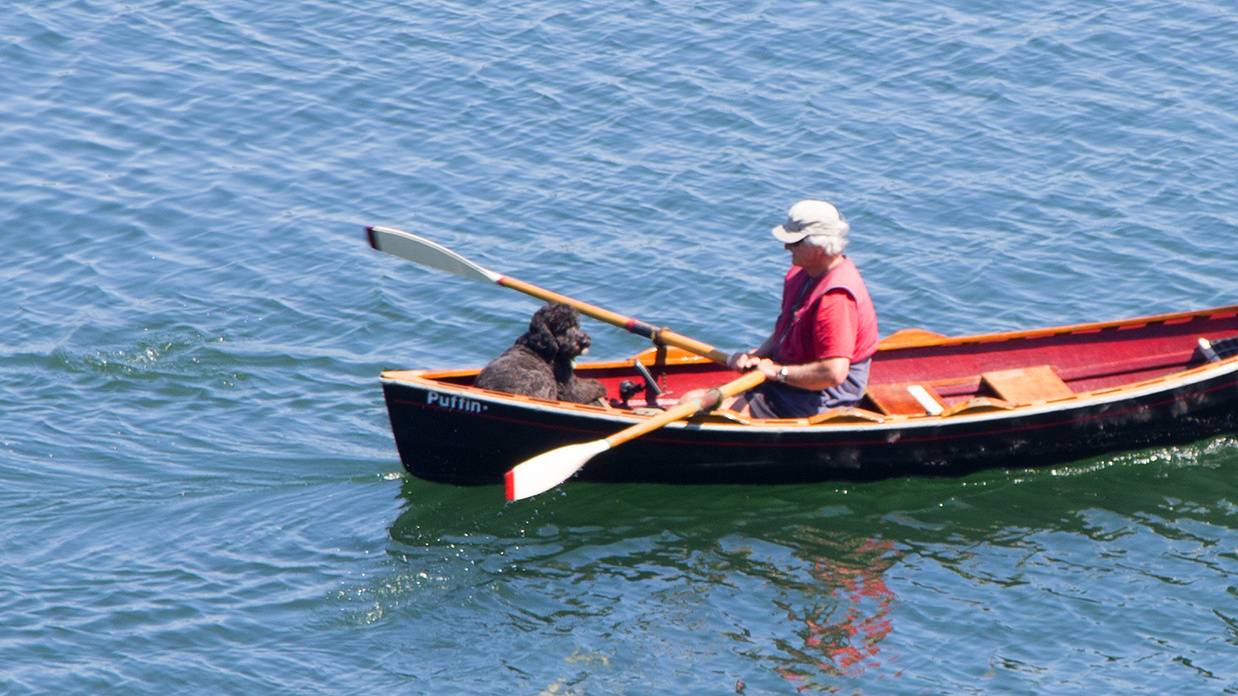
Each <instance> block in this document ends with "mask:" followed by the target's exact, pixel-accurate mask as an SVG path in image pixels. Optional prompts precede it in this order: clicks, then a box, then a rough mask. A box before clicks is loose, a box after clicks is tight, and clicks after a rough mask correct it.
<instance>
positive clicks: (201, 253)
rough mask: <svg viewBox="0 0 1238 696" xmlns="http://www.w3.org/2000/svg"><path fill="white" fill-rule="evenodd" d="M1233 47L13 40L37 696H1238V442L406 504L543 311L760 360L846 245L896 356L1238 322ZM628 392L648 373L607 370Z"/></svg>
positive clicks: (1119, 31)
mask: <svg viewBox="0 0 1238 696" xmlns="http://www.w3.org/2000/svg"><path fill="white" fill-rule="evenodd" d="M1236 45H1238V14H1236V13H1235V11H1234V6H1233V5H1232V3H1228V2H1196V3H1191V4H1186V5H1184V4H1180V3H1154V2H1138V1H1137V2H1127V3H1118V4H1113V5H1111V6H1106V5H1098V4H1088V3H1075V2H1065V1H1063V0H1047V1H1042V2H1028V1H1026V0H1019V1H1016V2H1010V3H982V2H966V1H955V2H950V3H947V4H945V5H926V4H922V3H906V2H887V3H869V2H855V1H853V0H852V1H846V2H840V3H831V4H805V3H789V2H775V1H766V2H738V3H719V2H697V3H689V2H641V3H631V4H625V3H606V2H598V1H596V0H581V1H578V2H562V1H559V0H543V1H540V2H526V3H516V4H514V5H513V3H462V2H440V1H436V0H428V1H426V2H417V3H384V2H378V1H377V0H348V1H346V2H325V1H322V0H312V1H309V2H300V3H244V2H237V1H236V0H216V1H214V2H199V1H188V2H168V1H166V0H158V1H155V0H135V1H132V2H126V3H119V2H103V1H95V2H91V1H89V0H73V1H63V2H62V1H53V2H25V1H19V2H16V3H11V4H10V5H9V6H8V7H7V8H6V12H4V13H3V16H2V17H0V75H3V77H2V78H0V82H2V84H3V89H0V153H2V155H3V156H0V181H3V184H2V188H0V191H2V193H0V223H2V226H0V240H2V245H0V252H2V253H0V288H3V292H2V293H0V324H2V325H3V326H4V327H5V332H4V336H5V338H4V340H3V342H2V343H0V405H2V407H3V415H2V417H0V617H3V620H2V621H0V692H5V693H14V694H23V693H57V694H62V693H92V694H93V693H124V694H136V693H151V694H155V693H158V694H165V693H171V692H177V693H181V692H187V693H348V694H351V693H364V692H369V691H379V692H386V693H392V692H394V693H434V694H446V693H544V694H597V693H602V694H610V693H631V694H644V693H736V692H741V693H761V694H764V693H797V692H805V693H815V692H822V691H824V692H834V691H840V692H846V693H852V692H867V693H969V692H972V693H974V692H985V693H989V692H1011V693H1063V694H1076V693H1085V692H1087V693H1095V692H1103V693H1115V692H1130V691H1143V692H1155V693H1219V692H1229V693H1234V692H1238V667H1235V665H1238V598H1236V590H1235V584H1234V577H1236V576H1238V534H1236V531H1235V530H1238V439H1236V436H1235V434H1232V433H1231V434H1227V435H1223V436H1220V437H1217V438H1213V439H1210V440H1206V441H1202V442H1199V443H1195V444H1193V445H1190V446H1185V447H1178V448H1168V449H1157V450H1142V451H1136V452H1129V453H1123V454H1118V455H1113V456H1110V457H1105V458H1101V459H1093V460H1086V461H1081V462H1077V463H1074V464H1071V465H1069V466H1063V467H1056V468H1053V469H1036V470H1005V471H1003V470H997V471H993V472H989V473H987V474H983V475H978V476H974V477H969V478H966V479H941V480H922V479H907V480H896V481H887V482H883V483H877V484H865V485H859V486H853V485H848V486H836V485H829V484H825V485H813V486H778V487H700V488H696V487H671V486H654V485H592V484H580V483H573V484H569V485H567V486H565V487H563V488H560V489H557V490H556V491H554V492H552V493H551V494H548V495H545V496H542V497H539V498H537V499H534V500H531V501H528V502H524V503H520V504H513V505H504V504H503V503H502V502H501V498H502V496H501V492H500V491H499V490H498V489H497V488H492V487H482V488H455V487H450V486H441V485H433V484H429V483H426V482H423V481H419V480H416V479H411V478H408V477H406V476H405V475H404V474H403V473H402V469H401V466H400V463H399V461H398V458H397V456H396V453H395V449H394V445H393V443H392V440H391V436H390V429H389V426H388V423H387V421H386V414H385V412H384V408H383V403H382V398H381V393H380V389H379V383H378V373H379V371H380V370H382V369H385V368H405V367H445V366H464V365H480V364H482V363H484V362H485V361H486V360H488V359H489V358H491V357H493V356H494V355H496V354H497V353H499V352H500V351H501V350H502V349H503V348H504V347H506V346H507V345H508V344H510V342H511V340H512V339H513V338H514V337H515V336H516V335H517V334H519V332H520V331H521V329H522V325H523V324H524V323H525V322H527V318H528V315H529V313H530V312H531V311H532V310H533V309H534V308H535V307H536V304H535V303H533V302H531V301H529V300H528V299H527V298H524V297H523V296H520V295H518V294H516V293H512V292H510V291H506V290H503V289H501V288H497V287H493V286H487V285H484V284H479V283H471V282H469V281H466V280H463V279H458V278H454V277H451V276H445V275H443V274H436V273H433V272H430V271H427V270H425V269H421V268H418V267H415V266H412V265H411V264H408V263H405V262H401V261H400V260H398V259H395V258H393V257H390V256H384V255H381V254H378V253H375V252H373V251H371V250H370V249H369V248H368V247H367V246H366V245H365V244H364V242H363V238H362V234H361V230H362V227H363V225H366V224H380V223H381V224H390V225H395V226H398V227H404V228H407V229H410V230H412V231H417V232H420V233H422V234H425V235H428V236H431V237H433V238H435V239H437V240H439V241H441V242H442V243H444V244H446V245H448V246H450V247H452V248H455V249H458V250H460V251H461V252H463V253H465V254H466V255H467V256H469V257H470V258H474V259H476V260H479V261H482V262H483V263H485V264H486V265H487V266H489V267H491V268H494V269H496V270H499V271H501V272H503V273H506V274H510V275H513V276H515V277H518V278H522V279H525V280H528V281H530V282H534V283H537V284H539V285H543V286H545V287H550V288H553V289H555V290H558V291H560V292H563V293H566V294H570V295H573V296H576V297H580V298H582V299H586V300H588V301H590V302H593V303H595V304H598V305H601V306H604V307H608V308H610V309H613V310H615V311H619V312H622V313H625V314H629V315H632V316H637V317H639V318H642V319H644V320H646V321H650V322H653V323H657V324H662V325H667V326H671V327H674V328H675V329H677V330H678V331H680V332H682V333H685V334H687V335H690V336H693V337H695V338H698V339H701V340H704V341H707V342H710V343H714V344H717V345H719V346H720V347H724V348H727V349H733V348H741V347H746V346H749V345H752V344H754V343H755V342H757V341H759V340H760V339H761V338H762V337H763V336H764V335H765V334H766V333H767V332H768V331H769V329H770V324H771V322H772V318H773V317H772V315H773V312H774V311H775V306H776V303H777V293H778V289H779V282H780V278H781V274H782V272H783V270H784V269H785V263H786V255H785V252H783V251H782V250H781V248H780V247H779V246H778V245H777V244H775V243H774V242H773V241H772V240H771V239H770V237H769V234H768V230H769V228H770V227H771V226H772V225H774V224H776V223H778V222H779V221H780V219H781V217H782V212H783V210H785V208H786V207H787V206H788V205H789V204H790V203H792V202H794V201H795V200H797V199H799V198H803V197H810V196H811V197H824V198H828V199H831V200H834V201H836V202H837V203H838V205H839V206H840V207H841V208H842V210H843V212H844V213H845V214H846V215H847V216H848V217H849V218H850V219H851V221H852V224H853V234H852V238H853V240H852V246H851V248H850V254H851V256H852V258H853V259H855V260H856V261H857V263H858V264H859V266H860V267H861V269H862V270H863V272H864V275H865V277H866V278H867V280H868V284H869V287H870V289H871V290H872V293H873V295H874V297H875V300H876V302H877V305H878V309H879V312H880V317H881V324H882V330H883V333H885V334H888V333H890V332H892V331H894V330H895V329H898V328H903V327H909V326H921V327H924V328H927V329H931V330H935V331H940V332H944V333H950V334H956V333H966V332H973V331H987V330H1001V329H1018V328H1032V327H1037V326H1045V325H1053V324H1064V323H1074V322H1081V321H1090V320H1102V319H1117V318H1122V317H1127V316H1136V315H1142V314H1150V313H1157V312H1169V311H1179V310H1185V309H1194V308H1203V307H1210V306H1218V305H1227V304H1234V303H1235V302H1238V279H1236V274H1235V269H1236V268H1238V243H1236V242H1238V187H1236V186H1235V182H1236V181H1238V164H1236V163H1238V96H1236V95H1238V91H1236V90H1235V89H1234V85H1235V84H1238V54H1236V53H1235V51H1234V47H1235V46H1236ZM586 328H588V330H589V331H590V332H591V333H592V334H593V337H594V350H593V353H592V356H593V357H597V358H607V359H611V358H624V357H627V356H629V355H631V354H632V353H634V352H635V351H637V350H640V349H641V348H643V347H644V346H643V345H642V343H641V341H640V340H639V339H638V338H635V337H633V336H630V335H628V334H625V333H622V332H620V331H618V330H615V329H612V328H609V327H606V326H603V325H600V324H597V323H592V322H590V323H587V326H586Z"/></svg>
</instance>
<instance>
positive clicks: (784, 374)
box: [778, 365, 791, 382]
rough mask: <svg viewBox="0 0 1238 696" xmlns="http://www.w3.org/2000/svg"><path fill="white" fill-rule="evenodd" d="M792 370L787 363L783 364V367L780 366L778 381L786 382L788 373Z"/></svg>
mask: <svg viewBox="0 0 1238 696" xmlns="http://www.w3.org/2000/svg"><path fill="white" fill-rule="evenodd" d="M790 371H791V370H790V368H788V367H787V366H786V365H783V366H782V367H780V368H778V381H779V382H786V381H787V373H789V372H790Z"/></svg>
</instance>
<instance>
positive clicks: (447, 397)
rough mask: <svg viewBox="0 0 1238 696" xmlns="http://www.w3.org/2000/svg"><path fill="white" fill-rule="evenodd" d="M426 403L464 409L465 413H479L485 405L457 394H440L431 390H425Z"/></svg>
mask: <svg viewBox="0 0 1238 696" xmlns="http://www.w3.org/2000/svg"><path fill="white" fill-rule="evenodd" d="M426 403H427V404H429V405H431V406H437V407H439V408H445V409H449V410H452V411H464V412H465V413H481V412H482V411H485V410H486V405H485V404H483V403H482V402H480V401H474V400H472V399H466V398H464V397H463V396H459V395H457V394H440V393H438V392H432V391H428V392H426Z"/></svg>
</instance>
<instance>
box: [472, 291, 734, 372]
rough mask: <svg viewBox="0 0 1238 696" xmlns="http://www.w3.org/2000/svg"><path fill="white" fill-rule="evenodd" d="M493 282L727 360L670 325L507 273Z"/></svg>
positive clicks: (641, 333)
mask: <svg viewBox="0 0 1238 696" xmlns="http://www.w3.org/2000/svg"><path fill="white" fill-rule="evenodd" d="M496 282H498V284H499V285H502V286H503V287H505V288H511V289H512V290H517V291H519V292H523V293H524V294H526V295H532V296H533V297H537V298H540V299H543V300H546V301H547V302H559V303H561V304H565V305H568V306H570V307H574V308H575V309H576V310H577V311H578V312H580V313H581V314H584V315H586V316H590V317H593V318H594V319H597V320H598V321H604V322H606V323H607V324H611V325H613V326H618V327H619V328H621V329H624V330H626V331H629V332H631V333H634V334H636V335H638V336H644V337H645V338H648V339H650V340H652V341H655V342H658V343H665V344H667V345H671V346H675V347H676V348H683V349H684V350H686V351H688V352H690V353H695V354H697V355H700V356H701V357H705V358H709V359H710V360H713V361H714V362H716V363H718V364H720V365H725V364H727V360H729V359H730V355H728V354H727V353H724V352H722V351H720V350H718V349H717V348H714V347H713V346H711V345H709V344H708V343H702V342H701V341H697V340H695V339H692V338H688V337H687V336H684V335H682V334H678V333H675V332H674V331H671V330H670V329H661V328H658V327H656V326H653V325H652V324H646V323H645V322H643V321H640V320H638V319H633V318H631V317H625V316H623V315H622V314H616V313H615V312H612V311H610V310H607V309H602V308H601V307H595V306H593V305H591V304H589V303H587V302H581V301H580V300H577V299H574V298H571V297H568V296H566V295H560V294H559V293H557V292H554V291H552V290H547V289H545V288H539V287H538V286H536V285H532V284H529V283H526V282H524V281H523V280H517V279H516V278H510V277H508V276H501V277H500V278H499V279H498V281H496Z"/></svg>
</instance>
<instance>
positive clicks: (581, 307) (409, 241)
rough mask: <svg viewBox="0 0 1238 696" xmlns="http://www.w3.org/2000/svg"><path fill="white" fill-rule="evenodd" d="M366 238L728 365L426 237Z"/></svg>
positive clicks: (716, 355) (683, 340)
mask: <svg viewBox="0 0 1238 696" xmlns="http://www.w3.org/2000/svg"><path fill="white" fill-rule="evenodd" d="M365 231H366V234H367V235H368V236H369V239H370V246H372V247H374V248H375V249H378V250H379V251H385V252H387V253H388V254H391V255H393V256H399V257H400V258H402V259H407V260H409V261H412V262H413V263H418V264H421V265H423V266H429V267H430V268H435V269H438V270H440V271H446V272H448V273H452V274H455V275H458V276H460V277H462V278H468V279H469V280H483V281H486V282H490V283H498V284H499V285H502V286H503V287H505V288H511V289H513V290H519V291H520V292H523V293H524V294H526V295H532V296H533V297H536V298H539V299H542V300H546V301H547V302H561V303H563V304H565V305H569V306H571V307H575V308H576V310H577V311H578V312H580V313H581V314H585V315H587V316H591V317H593V318H594V319H597V320H598V321H604V322H606V323H608V324H613V325H615V326H618V327H619V328H621V329H626V330H628V331H630V332H631V333H634V334H636V335H638V336H644V337H645V338H648V339H650V340H653V341H655V342H658V343H665V344H667V345H672V346H676V347H678V348H683V349H684V350H686V351H688V352H690V353H695V354H697V355H700V356H702V357H706V358H709V359H710V360H713V361H714V362H716V363H720V364H722V365H725V364H726V361H727V358H728V357H729V356H728V355H727V354H726V353H724V352H722V351H720V350H718V349H717V348H714V347H713V346H711V345H709V344H708V343H702V342H700V341H697V340H695V339H691V338H688V337H687V336H684V335H682V334H678V333H675V332H674V331H671V330H670V329H665V328H658V327H656V326H653V325H651V324H646V323H645V322H643V321H639V320H637V319H632V318H631V317H625V316H623V315H622V314H616V313H614V312H611V311H609V310H605V309H602V308H601V307H595V306H593V305H591V304H588V303H586V302H581V301H580V300H576V299H573V298H571V297H567V296H565V295H560V294H559V293H557V292H552V291H550V290H546V289H544V288H539V287H537V286H536V285H532V284H529V283H526V282H524V281H522V280H517V279H515V278H512V277H510V276H505V275H502V274H499V273H495V272H494V271H491V270H489V269H487V268H483V267H482V266H479V265H478V264H476V263H473V262H472V261H470V260H468V259H466V258H464V257H463V256H461V255H459V254H457V253H456V252H454V251H452V250H451V249H448V248H447V247H444V246H442V245H440V244H437V243H435V242H432V241H430V240H428V239H425V238H423V237H418V236H417V235H415V234H411V233H409V232H405V231H403V230H397V229H395V228H392V227H378V226H374V227H367V228H365Z"/></svg>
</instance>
